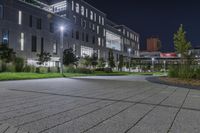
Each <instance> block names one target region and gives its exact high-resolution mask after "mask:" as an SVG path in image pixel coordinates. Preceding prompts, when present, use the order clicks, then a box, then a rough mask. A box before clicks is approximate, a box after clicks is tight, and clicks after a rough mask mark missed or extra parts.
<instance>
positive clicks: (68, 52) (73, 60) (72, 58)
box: [63, 48, 79, 66]
mask: <svg viewBox="0 0 200 133" xmlns="http://www.w3.org/2000/svg"><path fill="white" fill-rule="evenodd" d="M78 60H79V59H78V58H77V57H76V55H75V54H74V51H73V49H72V48H69V49H65V50H64V52H63V64H64V65H65V66H69V65H76V66H77V62H78Z"/></svg>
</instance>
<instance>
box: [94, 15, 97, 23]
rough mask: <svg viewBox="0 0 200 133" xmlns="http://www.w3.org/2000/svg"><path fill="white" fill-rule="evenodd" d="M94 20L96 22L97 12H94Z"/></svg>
mask: <svg viewBox="0 0 200 133" xmlns="http://www.w3.org/2000/svg"><path fill="white" fill-rule="evenodd" d="M94 21H95V22H96V21H97V14H96V13H94Z"/></svg>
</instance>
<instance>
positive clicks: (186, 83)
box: [147, 77, 200, 90]
mask: <svg viewBox="0 0 200 133" xmlns="http://www.w3.org/2000/svg"><path fill="white" fill-rule="evenodd" d="M147 80H148V81H150V82H153V83H159V84H165V85H170V86H177V87H183V88H190V89H198V90H200V80H195V79H190V80H188V79H179V78H169V77H150V78H147Z"/></svg>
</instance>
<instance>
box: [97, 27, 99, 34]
mask: <svg viewBox="0 0 200 133" xmlns="http://www.w3.org/2000/svg"><path fill="white" fill-rule="evenodd" d="M97 34H99V26H97Z"/></svg>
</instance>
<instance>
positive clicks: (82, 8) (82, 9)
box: [81, 6, 85, 16]
mask: <svg viewBox="0 0 200 133" xmlns="http://www.w3.org/2000/svg"><path fill="white" fill-rule="evenodd" d="M81 15H82V16H84V15H85V8H84V6H81Z"/></svg>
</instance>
